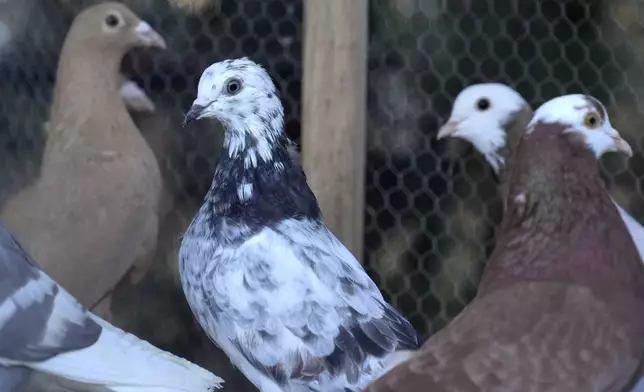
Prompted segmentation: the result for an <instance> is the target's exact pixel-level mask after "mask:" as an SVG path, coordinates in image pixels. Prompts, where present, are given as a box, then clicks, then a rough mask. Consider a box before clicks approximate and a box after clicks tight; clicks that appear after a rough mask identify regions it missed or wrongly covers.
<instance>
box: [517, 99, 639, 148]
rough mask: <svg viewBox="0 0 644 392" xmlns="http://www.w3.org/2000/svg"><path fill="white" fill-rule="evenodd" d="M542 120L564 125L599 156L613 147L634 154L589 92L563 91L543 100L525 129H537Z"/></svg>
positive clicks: (602, 107)
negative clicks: (545, 100)
mask: <svg viewBox="0 0 644 392" xmlns="http://www.w3.org/2000/svg"><path fill="white" fill-rule="evenodd" d="M539 124H558V125H560V126H563V127H564V131H563V132H564V133H567V134H570V135H572V136H574V140H578V141H580V142H583V143H584V144H585V146H586V147H587V148H588V149H589V150H591V151H592V152H593V154H595V157H597V158H599V157H600V156H602V155H603V154H604V153H606V152H610V151H615V152H619V153H622V154H625V155H627V156H629V157H630V156H632V155H633V150H632V149H631V147H630V145H629V144H628V143H627V142H626V141H625V140H624V139H623V138H622V137H621V136H620V135H619V133H618V132H617V130H616V129H615V128H613V126H612V125H611V123H610V119H609V118H608V114H607V112H606V108H605V107H604V105H603V104H602V103H601V102H600V101H599V100H597V99H596V98H594V97H592V96H590V95H583V94H571V95H564V96H561V97H557V98H554V99H551V100H550V101H548V102H546V103H544V104H543V105H541V106H540V107H539V108H538V109H537V110H536V111H535V113H534V116H533V117H532V120H531V121H530V123H529V124H528V128H527V130H526V133H528V134H529V133H531V132H534V131H535V129H537V128H538V125H539Z"/></svg>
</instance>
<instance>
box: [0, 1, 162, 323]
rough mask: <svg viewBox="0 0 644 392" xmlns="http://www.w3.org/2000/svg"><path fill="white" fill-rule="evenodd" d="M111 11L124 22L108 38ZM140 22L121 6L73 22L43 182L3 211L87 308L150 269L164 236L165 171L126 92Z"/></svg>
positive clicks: (63, 59) (56, 92) (58, 84)
mask: <svg viewBox="0 0 644 392" xmlns="http://www.w3.org/2000/svg"><path fill="white" fill-rule="evenodd" d="M113 11H117V12H118V13H119V14H120V15H121V16H122V20H123V22H124V25H123V28H121V29H120V30H119V31H117V32H110V33H109V34H108V33H106V32H105V29H104V25H103V23H104V19H105V17H106V15H107V13H108V12H113ZM139 22H140V19H139V18H138V17H137V16H136V15H135V14H134V13H132V11H130V10H129V9H128V8H126V7H125V6H124V5H122V4H118V3H103V4H100V5H98V6H94V7H91V8H88V9H86V10H85V11H83V12H82V13H80V14H79V16H78V17H77V18H76V19H75V21H74V22H73V24H72V26H71V28H70V31H69V33H68V35H67V37H66V39H65V43H64V45H63V49H62V52H61V56H60V60H59V66H58V71H57V76H56V86H55V88H54V97H53V103H52V106H51V113H50V121H49V126H48V128H49V132H48V140H47V144H46V147H45V153H44V157H43V168H42V170H41V176H40V178H39V179H38V180H37V182H36V183H35V184H34V185H33V186H31V187H29V188H27V189H25V190H23V191H22V192H21V193H19V194H18V195H16V196H15V197H14V198H13V199H11V200H10V201H9V202H8V203H7V204H6V205H5V208H4V210H3V212H2V219H3V220H4V221H5V223H6V224H7V226H8V227H9V228H11V229H12V231H13V232H14V233H15V234H16V236H17V237H18V238H19V239H20V241H21V242H22V243H23V244H24V245H25V246H26V247H27V249H28V250H29V252H30V253H31V254H32V255H33V256H34V258H35V259H36V260H38V261H39V263H40V264H41V266H42V267H43V268H44V269H45V270H46V271H47V272H48V273H49V274H50V275H51V276H52V277H53V278H54V279H56V280H57V281H58V282H59V283H60V284H62V285H63V286H64V287H65V288H66V289H67V290H69V291H70V292H71V293H72V294H73V295H74V296H76V298H78V299H79V300H80V301H81V303H82V304H83V305H85V306H88V307H90V308H91V307H92V306H94V305H96V304H97V303H99V301H101V300H102V299H104V298H106V297H109V296H110V293H111V291H112V289H113V288H114V287H115V286H116V285H117V283H118V282H119V281H121V280H122V279H123V278H124V276H125V275H126V274H127V273H128V272H131V271H133V270H136V269H137V268H138V269H140V270H145V268H146V263H147V262H148V260H149V255H150V253H151V252H152V251H153V250H154V248H155V242H156V237H157V230H158V208H159V200H160V195H161V186H162V184H161V176H160V170H159V167H158V164H157V161H156V159H155V156H154V154H153V153H152V151H151V149H150V148H149V146H148V144H147V143H146V142H145V140H144V139H143V137H142V136H141V134H140V132H139V131H138V130H137V128H136V127H135V125H134V123H133V122H132V119H131V118H130V116H129V114H128V112H127V110H126V107H125V105H124V103H123V101H122V99H121V97H120V95H119V87H120V81H121V76H120V74H119V67H120V64H121V61H122V58H123V56H124V54H125V53H126V52H127V51H128V50H129V49H131V48H133V47H135V46H139V45H141V43H140V42H139V41H138V38H137V35H136V34H135V31H134V29H135V28H136V26H137V25H138V23H139ZM108 308H109V306H108ZM104 316H106V315H104Z"/></svg>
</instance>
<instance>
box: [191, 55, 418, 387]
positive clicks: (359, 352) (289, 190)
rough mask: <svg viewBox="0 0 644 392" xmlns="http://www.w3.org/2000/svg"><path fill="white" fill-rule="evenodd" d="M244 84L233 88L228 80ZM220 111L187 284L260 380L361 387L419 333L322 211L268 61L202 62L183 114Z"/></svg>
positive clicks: (200, 311) (202, 316)
mask: <svg viewBox="0 0 644 392" xmlns="http://www.w3.org/2000/svg"><path fill="white" fill-rule="evenodd" d="M233 80H237V81H238V82H239V83H240V85H241V86H242V87H241V88H240V90H239V91H237V92H235V93H232V94H231V93H230V92H229V91H228V88H229V87H230V84H231V81H233ZM203 117H216V118H218V119H219V120H220V121H221V122H222V123H223V124H224V125H225V127H226V135H225V138H224V150H223V153H222V157H221V160H220V162H219V165H218V166H217V169H216V171H215V175H214V179H213V183H212V187H211V188H210V190H209V192H208V194H207V196H206V198H205V201H204V204H203V206H202V207H201V209H200V211H199V213H198V214H197V216H196V217H195V218H194V220H193V222H192V224H191V225H190V227H189V229H188V231H187V232H186V234H185V235H184V237H183V241H182V245H181V250H180V254H179V262H180V271H181V280H182V285H183V288H184V291H185V294H186V297H187V299H188V303H189V304H190V307H191V308H192V310H193V313H194V314H195V316H196V318H197V320H198V321H199V323H200V324H201V326H202V327H203V328H204V329H205V331H206V332H207V333H208V335H209V336H210V337H211V339H213V341H214V342H215V343H216V344H217V345H218V346H220V347H221V348H222V349H223V350H224V351H225V352H226V354H227V355H228V356H229V357H230V359H231V361H232V362H233V364H234V365H235V366H237V367H238V368H239V369H240V370H241V371H242V372H243V373H244V375H245V376H246V377H247V378H248V379H249V380H250V381H251V382H253V383H254V384H255V385H256V386H257V387H258V388H259V389H260V391H262V392H268V391H310V390H314V391H331V392H332V391H343V392H344V391H356V390H359V389H361V388H362V387H364V386H365V385H366V383H368V382H369V381H370V380H371V379H372V378H373V377H375V376H377V375H378V374H379V373H380V372H382V371H383V368H384V366H386V365H385V360H384V358H385V356H386V355H387V354H389V353H392V352H394V351H395V350H400V349H414V348H417V347H418V345H419V342H418V336H417V335H416V332H415V331H414V330H413V328H412V327H411V325H410V324H409V323H408V322H407V321H406V320H405V319H404V318H403V317H402V316H401V315H400V314H398V312H396V310H395V309H393V308H392V307H391V306H390V305H389V304H387V303H386V302H385V301H384V299H383V297H382V295H381V294H380V292H379V291H378V288H377V287H376V285H375V284H374V283H373V282H372V281H371V279H370V278H369V276H368V275H367V274H366V272H365V271H364V270H363V268H362V266H361V265H360V264H359V262H358V261H357V260H356V259H355V258H354V257H353V255H351V253H350V252H349V251H348V250H347V249H346V247H344V245H342V243H340V241H339V240H338V239H337V238H336V237H335V236H334V235H333V234H332V233H331V232H330V231H329V230H328V228H327V227H326V226H325V225H324V223H323V222H322V217H321V213H320V210H319V206H318V203H317V201H316V199H315V196H314V194H313V192H312V191H311V189H310V188H309V186H308V185H307V183H306V177H305V175H304V172H303V171H302V168H301V167H300V166H299V165H298V164H297V162H296V160H295V159H293V157H292V155H291V154H289V149H290V147H291V143H290V142H289V140H288V138H287V137H286V135H285V134H284V131H283V109H282V106H281V104H280V102H279V98H278V95H277V92H276V91H275V86H274V84H273V82H272V81H271V80H270V77H269V76H268V74H267V73H266V71H264V69H263V68H261V67H260V66H258V65H257V64H255V63H253V62H251V61H250V60H247V59H245V58H244V59H237V60H226V61H223V62H220V63H216V64H214V65H212V66H211V67H209V68H208V69H207V70H206V71H205V72H204V74H203V76H202V78H201V80H200V83H199V94H198V97H197V99H196V100H195V103H194V104H193V107H192V108H191V110H190V111H189V112H188V114H187V116H186V121H187V122H189V121H191V120H194V119H198V118H203Z"/></svg>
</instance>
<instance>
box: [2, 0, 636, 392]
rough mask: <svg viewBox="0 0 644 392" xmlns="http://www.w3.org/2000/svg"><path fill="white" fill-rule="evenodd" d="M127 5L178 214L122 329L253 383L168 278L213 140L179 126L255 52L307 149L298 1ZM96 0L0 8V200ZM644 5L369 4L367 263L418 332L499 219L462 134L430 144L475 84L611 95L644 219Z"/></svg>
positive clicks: (533, 96)
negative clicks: (217, 66) (163, 47)
mask: <svg viewBox="0 0 644 392" xmlns="http://www.w3.org/2000/svg"><path fill="white" fill-rule="evenodd" d="M310 1H317V0H310ZM320 1H323V0H320ZM347 1H350V0H347ZM124 2H125V3H126V4H128V5H129V6H130V7H131V8H132V9H133V10H134V11H135V12H137V13H138V14H139V15H140V16H141V17H142V18H143V19H145V20H147V21H148V22H149V23H150V24H151V25H152V26H153V27H154V28H155V29H156V30H157V31H159V33H161V34H162V35H163V36H164V38H165V39H166V41H167V43H168V47H169V50H168V51H166V52H163V53H160V52H150V51H134V52H133V53H131V54H130V55H129V56H128V57H127V58H126V59H125V61H124V63H123V68H122V72H123V74H124V75H125V76H127V77H129V78H131V79H133V80H134V81H136V82H137V84H139V86H141V87H142V88H143V89H144V90H145V92H146V93H147V94H148V96H149V97H150V98H151V99H152V101H154V103H155V104H156V111H155V112H154V113H136V112H132V113H131V114H132V116H133V118H134V119H135V122H136V124H137V126H138V127H139V129H140V130H141V132H142V133H143V135H144V136H145V137H146V140H147V141H148V142H149V143H150V145H151V146H152V149H153V150H154V152H155V154H156V155H157V158H158V159H159V163H160V166H161V169H162V173H163V177H164V180H165V184H166V186H167V189H168V190H167V197H166V199H167V200H166V203H168V204H169V205H170V207H169V208H168V210H169V211H170V212H169V213H168V214H167V215H166V216H165V217H164V218H163V220H162V224H161V230H160V231H161V233H160V234H159V248H158V250H157V254H156V256H155V261H154V264H153V266H152V268H151V270H150V272H149V273H148V275H147V276H146V278H145V279H144V280H143V281H142V282H141V283H140V284H138V285H137V286H134V287H122V288H120V289H119V290H117V295H116V298H115V303H114V305H113V310H114V313H115V320H114V322H115V323H116V324H117V325H120V326H122V327H123V328H124V329H126V330H128V331H131V332H133V333H135V334H137V335H139V336H140V337H142V338H145V339H147V340H149V341H150V342H151V343H153V344H155V345H157V346H158V347H160V348H163V349H167V350H170V351H172V352H174V353H176V354H179V355H181V356H184V357H186V358H187V359H190V360H193V361H195V362H197V363H199V364H202V365H204V366H206V367H208V368H210V369H212V370H214V371H215V372H216V373H217V374H219V375H220V376H222V377H223V378H224V379H226V382H227V387H229V388H232V389H233V390H251V389H252V387H251V386H250V384H248V382H247V381H245V379H244V378H243V377H242V376H241V375H240V374H239V373H237V372H235V371H234V370H232V369H231V368H230V365H229V361H227V360H225V359H224V357H223V354H221V353H220V352H217V351H216V350H215V349H213V348H212V345H211V343H210V342H209V341H208V339H207V338H206V337H205V336H204V335H203V333H201V330H200V328H199V327H198V326H197V325H196V324H195V323H194V321H193V317H192V314H191V313H190V310H189V309H188V307H187V304H186V302H185V299H184V298H183V293H182V291H181V289H180V287H179V286H178V282H177V279H176V252H177V249H178V237H179V235H180V233H181V232H182V230H185V227H187V224H188V222H189V220H190V218H191V217H192V216H193V215H194V214H195V212H196V209H197V208H198V206H199V205H200V203H201V200H202V198H203V196H204V194H205V192H206V190H207V188H208V186H209V185H210V182H211V179H212V173H213V171H214V167H215V164H216V162H217V158H218V151H219V145H220V143H221V141H220V138H221V132H220V130H219V129H216V127H213V126H212V124H208V123H204V122H201V123H198V124H196V125H195V126H191V127H189V128H187V129H183V130H182V129H181V126H180V124H181V120H182V118H183V113H184V112H185V110H186V109H187V108H188V107H189V105H190V104H191V102H192V100H193V99H194V98H195V96H196V85H197V81H198V78H199V76H200V74H201V72H202V70H203V69H204V68H205V67H206V66H207V65H209V64H211V63H213V62H216V61H219V60H222V59H224V58H230V57H239V56H244V55H245V56H249V57H250V58H252V59H253V60H255V61H258V62H260V63H261V64H262V65H264V66H265V67H266V68H267V70H268V72H269V73H270V74H271V75H272V77H273V78H274V80H275V82H276V83H277V87H278V89H279V91H280V92H281V96H282V102H283V104H284V106H285V112H286V129H287V132H288V134H289V135H290V136H291V137H292V138H293V139H295V140H296V141H299V136H300V111H301V110H300V109H301V102H300V89H301V75H302V63H301V57H302V56H301V52H302V7H303V3H302V0H283V1H275V0H201V1H197V0H164V1H160V0H147V1H146V0H129V1H124ZM93 3H96V1H87V0H83V1H80V0H76V1H68V0H47V1H42V0H23V1H21V2H2V3H0V56H1V57H0V164H1V165H2V166H1V167H0V203H4V202H5V201H6V199H7V198H8V197H10V196H11V195H13V194H15V192H16V191H18V190H20V189H21V188H23V187H24V186H27V185H28V184H29V183H31V182H32V181H33V180H34V179H35V178H36V177H37V176H38V172H39V170H40V159H41V156H42V149H43V146H44V141H45V133H44V129H43V123H44V122H45V121H46V118H47V111H48V106H49V103H50V100H51V92H52V88H53V84H54V77H55V72H56V64H57V61H58V54H59V52H60V48H61V45H62V42H63V39H64V37H65V34H66V32H67V30H68V28H69V25H70V23H71V21H72V20H73V17H74V16H75V15H76V14H77V13H78V11H79V10H80V9H82V8H84V7H86V6H87V5H89V4H93ZM641 7H642V4H641V2H639V1H634V0H630V1H629V0H605V1H581V0H576V1H563V0H551V1H548V0H545V1H544V0H521V1H508V0H477V1H471V0H450V1H447V0H372V1H371V2H370V10H369V11H370V33H369V64H368V70H367V72H368V115H367V118H368V141H367V143H368V144H367V156H368V160H367V173H366V181H367V184H366V211H365V225H366V226H365V254H364V255H363V256H364V257H363V260H364V263H365V266H366V267H367V269H368V271H369V273H370V274H371V275H372V277H373V278H374V279H375V280H376V282H377V283H378V284H379V286H380V287H381V288H382V290H383V293H384V294H385V296H386V297H387V299H388V300H389V301H391V302H392V303H393V304H394V305H395V306H396V307H397V308H398V309H399V310H401V311H402V312H403V313H404V315H405V316H406V317H408V318H409V319H410V321H412V323H413V324H414V326H415V327H416V328H417V329H418V330H419V332H421V333H422V334H424V335H425V336H427V335H429V334H431V333H433V332H434V331H436V330H438V329H439V328H441V327H442V326H444V325H445V324H446V323H447V322H449V321H450V320H451V319H452V318H453V317H454V316H455V315H456V314H458V312H459V311H460V310H461V309H462V308H463V307H464V306H465V304H467V303H468V302H469V301H470V300H471V299H472V297H473V296H474V295H475V293H476V285H477V282H478V279H479V277H480V274H481V272H482V267H483V262H484V260H486V258H487V257H488V256H489V254H490V251H491V250H492V248H493V244H494V229H495V227H496V225H498V223H499V222H500V218H501V213H502V203H501V200H500V199H499V196H498V194H497V192H496V186H495V179H494V177H493V175H492V172H491V170H490V168H489V167H488V166H487V164H486V163H485V161H484V159H483V158H482V157H481V156H479V155H478V154H477V153H476V152H474V151H473V150H472V148H471V147H470V146H468V145H467V144H466V143H465V142H461V141H458V140H447V141H440V142H436V141H435V134H436V131H437V130H438V127H439V126H440V124H441V123H442V122H443V121H445V120H446V118H447V117H448V115H449V111H450V108H451V103H452V102H453V99H454V98H455V96H456V95H457V94H458V92H459V91H460V90H461V89H462V88H464V87H466V86H467V85H469V84H472V83H476V82H481V81H498V82H504V83H507V84H509V85H511V86H513V87H515V88H516V89H517V90H518V91H519V92H520V93H521V94H522V95H523V96H524V97H525V98H526V100H527V101H528V102H529V103H530V104H532V105H538V104H539V103H541V102H543V101H544V100H546V99H549V98H551V97H554V96H556V95H560V94H564V93H572V92H584V93H591V94H593V95H595V96H596V97H598V98H599V99H600V100H602V101H603V102H604V103H605V104H606V105H607V107H608V110H609V114H610V115H611V119H612V121H613V123H614V125H615V126H616V127H617V128H618V129H620V131H621V133H622V134H623V135H624V136H625V137H626V139H627V140H628V141H629V142H631V144H632V146H633V148H634V150H635V151H636V154H635V156H634V157H633V158H632V159H631V160H630V161H629V162H628V163H625V162H624V160H622V159H611V158H610V157H606V158H605V159H604V160H603V162H602V164H603V172H604V174H605V177H606V179H607V180H608V182H609V184H610V187H611V191H612V192H613V196H614V197H615V199H616V200H617V201H618V202H619V203H620V204H621V205H622V206H624V207H625V208H626V209H627V210H629V212H631V213H632V214H633V215H634V217H635V218H638V219H640V220H643V219H644V200H643V199H642V192H641V190H640V189H641V186H642V182H641V175H640V173H644V171H643V170H644V160H643V159H642V154H641V149H642V143H643V142H642V140H641V138H638V137H637V132H638V128H637V125H638V124H640V123H642V120H643V118H642V116H643V114H644V113H643V112H642V109H641V108H640V105H639V97H640V94H641V93H642V85H643V84H644V78H643V77H642V76H643V75H642V72H641V71H640V70H641V69H642V64H641V62H642V59H641V58H640V53H641V52H642V51H643V50H644V24H643V22H642V16H641V15H642V14H641V12H640V11H641ZM61 229H64V228H61Z"/></svg>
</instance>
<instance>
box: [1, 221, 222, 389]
mask: <svg viewBox="0 0 644 392" xmlns="http://www.w3.org/2000/svg"><path fill="white" fill-rule="evenodd" d="M33 371H36V372H42V373H47V374H50V375H53V376H56V377H57V378H60V380H61V382H64V381H69V382H73V383H74V385H80V386H82V385H85V386H101V387H103V388H105V389H102V390H107V391H113V392H206V391H212V390H214V389H217V388H219V386H220V384H221V383H222V380H221V379H220V378H219V377H217V376H215V375H214V374H212V373H210V372H208V371H207V370H205V369H202V368H201V367H199V366H197V365H194V364H192V363H190V362H188V361H186V360H184V359H182V358H179V357H176V356H174V355H172V354H170V353H167V352H164V351H161V350H159V349H157V348H156V347H154V346H152V345H150V344H149V343H147V342H145V341H143V340H140V339H138V338H136V337H135V336H134V335H131V334H128V333H126V332H123V331H121V330H120V329H118V328H116V327H113V326H112V325H110V324H109V323H107V322H105V321H104V320H102V319H101V318H99V317H97V316H95V315H93V314H91V313H90V312H88V311H87V310H86V309H85V308H83V307H82V306H81V304H80V303H79V302H78V301H77V300H76V299H75V298H74V297H72V296H71V295H70V294H69V293H68V292H67V291H66V290H65V289H64V288H62V287H61V286H60V285H58V284H57V283H56V282H55V281H53V280H52V279H51V278H50V277H49V276H48V275H47V274H46V273H45V272H43V271H42V269H40V267H39V266H38V265H37V264H36V262H35V261H34V260H33V259H32V258H31V257H30V256H29V255H28V254H27V253H26V252H25V251H24V249H23V248H22V247H21V246H20V244H19V243H18V242H17V241H16V239H15V238H14V237H13V236H12V235H11V233H10V232H9V231H8V230H7V229H6V228H5V227H4V225H2V223H0V390H1V391H2V392H13V391H19V390H21V389H18V388H22V387H23V386H25V384H26V382H27V379H28V376H29V375H30V374H31V372H33ZM74 390H75V389H74Z"/></svg>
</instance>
